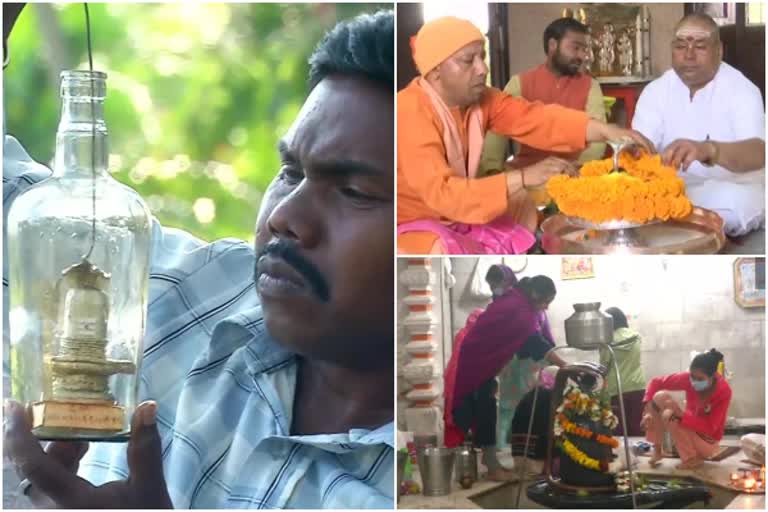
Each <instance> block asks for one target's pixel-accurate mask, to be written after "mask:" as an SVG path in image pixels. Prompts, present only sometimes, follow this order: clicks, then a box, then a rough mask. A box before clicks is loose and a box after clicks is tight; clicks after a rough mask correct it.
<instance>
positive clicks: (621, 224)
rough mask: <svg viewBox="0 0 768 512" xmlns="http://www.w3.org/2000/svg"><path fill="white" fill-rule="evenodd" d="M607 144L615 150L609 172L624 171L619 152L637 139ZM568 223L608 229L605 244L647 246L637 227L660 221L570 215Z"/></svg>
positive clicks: (620, 140) (611, 141)
mask: <svg viewBox="0 0 768 512" xmlns="http://www.w3.org/2000/svg"><path fill="white" fill-rule="evenodd" d="M607 144H608V145H609V146H610V147H611V149H612V150H613V169H612V170H611V172H610V173H608V174H616V173H624V172H626V171H624V169H622V168H621V167H619V154H620V153H621V152H622V151H624V150H625V149H629V148H631V147H634V146H636V145H637V143H636V142H635V141H633V140H632V139H629V138H625V139H619V140H609V141H608V142H607ZM567 220H568V223H569V224H571V225H573V226H578V227H581V228H585V229H591V230H595V231H608V232H609V234H608V237H607V238H606V241H605V244H606V245H610V246H615V247H625V248H626V247H645V246H646V245H647V241H646V240H644V239H643V237H642V235H641V234H640V233H639V232H638V230H637V229H636V228H639V227H641V226H647V225H650V224H657V223H658V222H659V221H658V220H654V221H650V222H646V223H644V224H641V223H637V222H630V221H625V220H612V221H608V222H599V223H596V222H590V221H588V220H586V219H580V218H577V217H568V219H567Z"/></svg>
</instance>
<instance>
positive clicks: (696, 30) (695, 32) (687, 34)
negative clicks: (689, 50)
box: [675, 25, 712, 40]
mask: <svg viewBox="0 0 768 512" xmlns="http://www.w3.org/2000/svg"><path fill="white" fill-rule="evenodd" d="M675 37H676V38H677V39H684V40H691V39H694V40H701V39H709V38H711V37H712V31H711V30H707V29H705V28H702V27H698V26H695V25H683V26H681V27H680V28H678V29H677V31H676V32H675Z"/></svg>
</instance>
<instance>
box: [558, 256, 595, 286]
mask: <svg viewBox="0 0 768 512" xmlns="http://www.w3.org/2000/svg"><path fill="white" fill-rule="evenodd" d="M590 277H595V267H594V266H593V263H592V257H591V256H576V257H571V256H566V257H563V258H562V259H561V260H560V279H563V280H567V279H588V278H590Z"/></svg>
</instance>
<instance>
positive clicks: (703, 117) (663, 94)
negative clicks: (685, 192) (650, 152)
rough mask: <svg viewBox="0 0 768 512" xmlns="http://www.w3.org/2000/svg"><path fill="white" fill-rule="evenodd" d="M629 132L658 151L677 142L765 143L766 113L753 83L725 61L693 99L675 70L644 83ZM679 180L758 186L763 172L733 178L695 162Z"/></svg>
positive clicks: (719, 170)
mask: <svg viewBox="0 0 768 512" xmlns="http://www.w3.org/2000/svg"><path fill="white" fill-rule="evenodd" d="M632 127H633V128H634V129H635V130H637V131H639V132H640V133H642V134H643V135H645V136H646V137H648V138H649V139H650V140H651V142H653V143H654V144H655V145H656V149H657V150H659V151H660V152H661V151H663V150H664V148H665V147H666V146H668V145H669V144H670V143H672V142H674V141H675V140H677V139H691V140H695V141H705V140H707V139H711V140H716V141H719V142H736V141H740V140H745V139H752V138H759V139H763V140H765V110H764V108H763V99H762V97H761V95H760V90H759V89H758V88H757V87H756V86H755V84H753V83H752V82H750V81H749V80H748V79H747V78H746V77H745V76H744V75H743V74H742V73H741V72H739V71H738V70H736V69H735V68H733V67H732V66H730V65H728V64H726V63H725V62H723V63H721V64H720V69H718V71H717V74H716V75H715V77H714V79H712V80H711V81H710V82H709V83H708V84H707V85H705V86H704V87H703V88H702V89H700V90H699V91H697V92H696V94H694V96H693V99H691V97H690V90H689V89H688V86H686V85H685V84H684V83H683V82H682V80H680V77H679V76H677V73H675V70H674V69H670V70H669V71H667V72H666V73H664V74H663V75H662V76H661V77H659V78H658V79H656V80H654V81H653V82H651V83H650V84H648V86H647V87H646V88H645V89H644V90H643V93H642V94H641V95H640V99H639V100H638V102H637V108H636V110H635V116H634V119H633V121H632ZM683 176H684V177H685V179H686V181H689V180H691V179H694V180H695V178H696V177H698V178H715V179H724V180H727V181H733V182H742V183H744V182H750V183H756V182H758V181H759V182H761V183H762V181H763V180H764V176H765V173H764V172H754V173H740V174H737V173H733V172H730V171H728V170H727V169H725V168H723V167H720V166H713V167H707V166H705V165H703V164H701V163H700V162H694V163H693V164H691V166H690V167H689V168H688V171H687V173H685V174H684V175H683Z"/></svg>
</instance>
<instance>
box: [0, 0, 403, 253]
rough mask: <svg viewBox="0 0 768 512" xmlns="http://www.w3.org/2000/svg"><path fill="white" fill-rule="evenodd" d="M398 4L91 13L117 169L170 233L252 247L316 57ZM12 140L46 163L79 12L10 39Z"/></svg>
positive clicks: (37, 10)
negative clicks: (352, 23)
mask: <svg viewBox="0 0 768 512" xmlns="http://www.w3.org/2000/svg"><path fill="white" fill-rule="evenodd" d="M391 8H392V4H391V3H390V4H226V3H218V4H195V3H188V4H184V3H180V4H96V3H93V4H89V9H90V14H91V26H92V31H93V48H94V67H95V68H96V69H100V70H103V71H106V72H107V74H108V79H107V101H106V105H105V111H106V121H107V127H108V129H109V132H110V143H111V147H110V169H111V171H112V172H113V175H114V177H115V178H117V179H118V180H120V181H122V182H123V183H125V184H127V185H129V186H131V187H133V188H134V189H136V190H137V191H138V192H139V193H140V194H141V195H142V196H143V197H144V198H145V199H146V200H147V202H148V203H149V206H150V208H151V209H152V212H153V213H154V214H155V215H156V216H157V217H158V218H159V219H160V221H161V222H162V223H163V224H164V225H167V226H174V227H179V228H182V229H185V230H187V231H189V232H191V233H193V234H195V235H197V236H199V237H201V238H203V239H206V240H212V239H215V238H219V237H225V236H235V237H238V238H242V239H244V240H252V239H253V225H254V221H255V218H256V213H257V211H258V207H259V202H260V199H261V194H262V193H263V191H264V190H265V189H266V187H267V185H268V184H269V182H270V181H271V180H272V178H273V177H274V175H275V173H276V172H277V170H278V167H279V158H278V154H277V151H276V146H277V141H278V140H279V138H280V137H281V136H282V135H283V134H284V132H285V131H286V129H287V128H288V127H289V126H290V123H291V122H292V121H293V118H294V117H295V115H296V114H297V113H298V111H299V108H300V107H301V104H302V102H303V101H304V98H305V97H306V95H307V92H308V90H307V81H306V77H307V71H308V65H307V59H308V58H309V56H310V54H311V53H312V50H313V49H314V47H315V45H316V44H317V43H318V42H319V40H320V39H321V37H322V35H323V34H324V33H325V32H326V31H327V30H329V29H330V28H332V27H333V26H334V25H335V24H336V22H337V21H339V20H341V19H346V18H350V17H353V16H355V15H356V14H358V13H361V12H375V11H376V10H379V9H391ZM9 51H10V56H11V61H10V65H9V66H8V68H6V70H5V72H4V75H3V82H4V83H3V85H4V107H5V116H6V128H7V132H8V133H10V134H12V135H14V136H16V137H17V138H18V139H19V140H20V141H21V143H22V144H23V145H24V146H25V147H26V148H27V150H28V151H29V152H30V154H31V155H32V157H33V158H35V159H36V160H37V161H39V162H42V163H47V164H50V162H52V159H53V151H54V144H55V135H56V126H57V123H58V118H59V95H58V87H59V78H58V76H59V73H60V72H61V71H62V70H64V69H74V68H81V69H87V67H88V58H87V53H86V39H85V18H84V13H83V6H82V4H29V5H28V6H27V7H26V8H25V9H24V11H23V12H22V14H21V16H20V18H19V20H18V22H17V23H16V26H15V28H14V30H13V33H12V34H11V38H10V40H9Z"/></svg>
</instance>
